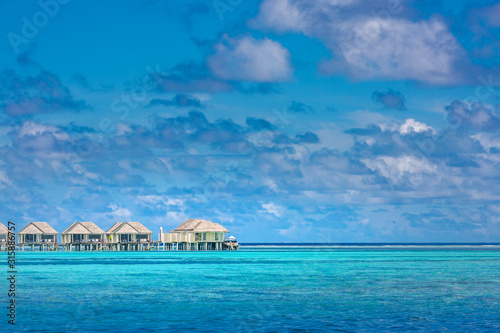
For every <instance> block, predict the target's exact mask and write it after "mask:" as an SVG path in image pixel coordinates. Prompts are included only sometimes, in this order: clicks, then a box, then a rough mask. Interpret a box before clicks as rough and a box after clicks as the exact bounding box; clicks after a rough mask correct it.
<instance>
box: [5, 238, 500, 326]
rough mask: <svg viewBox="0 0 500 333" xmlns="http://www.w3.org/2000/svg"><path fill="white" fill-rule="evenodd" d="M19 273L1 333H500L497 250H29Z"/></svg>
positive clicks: (22, 256) (499, 251) (19, 259)
mask: <svg viewBox="0 0 500 333" xmlns="http://www.w3.org/2000/svg"><path fill="white" fill-rule="evenodd" d="M17 265H18V266H17V269H18V274H17V281H16V288H17V302H18V307H17V318H16V321H17V325H16V326H15V329H13V328H12V327H10V325H7V323H6V321H7V320H5V319H3V320H2V323H0V330H2V331H5V332H17V331H19V332H160V331H161V332H181V331H182V332H186V331H199V332H226V331H227V332H308V331H310V332H326V331H328V332H334V331H338V332H377V331H384V332H390V331H417V332H442V331H449V332H456V331H461V332H464V331H477V332H480V331H482V332H495V331H497V332H498V331H499V330H500V247H495V246H494V247H484V246H481V247H479V246H478V247H470V246H468V247H449V246H438V247H429V246H425V247H418V246H417V247H414V246H412V247H408V246H403V247H382V246H373V247H355V246H354V247H352V246H349V247H247V248H242V249H241V250H240V251H238V252H100V253H98V252H80V253H78V252H52V253H48V252H45V253H40V252H32V253H30V252H24V253H18V254H17ZM4 283H5V282H4ZM6 289H7V286H6V285H5V290H6ZM2 294H4V295H5V294H6V293H4V292H2ZM4 304H6V303H4ZM2 308H4V309H5V307H2ZM4 311H5V313H6V312H7V311H6V310H4ZM2 317H3V318H6V316H5V315H2Z"/></svg>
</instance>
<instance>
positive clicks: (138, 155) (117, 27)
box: [0, 0, 500, 243]
mask: <svg viewBox="0 0 500 333" xmlns="http://www.w3.org/2000/svg"><path fill="white" fill-rule="evenodd" d="M0 37H1V38H0V71H1V73H0V192H1V196H0V219H1V220H2V222H4V223H6V221H8V220H11V221H15V222H16V224H17V225H19V226H20V227H22V226H24V225H25V224H27V223H28V222H30V221H47V222H48V223H50V224H51V225H52V226H53V227H54V228H55V229H56V230H57V231H59V232H62V231H63V230H64V229H65V228H66V227H68V226H69V225H70V224H71V223H73V222H76V221H93V222H95V223H96V224H97V225H99V226H100V227H101V228H102V229H104V230H107V229H108V228H109V227H110V226H111V225H112V224H113V223H115V222H121V221H139V222H142V223H143V224H144V225H145V226H147V227H148V228H149V229H151V230H152V231H154V233H155V235H157V232H158V230H159V228H160V227H163V229H164V230H172V229H174V228H175V227H176V226H177V225H179V224H180V223H182V222H184V221H185V220H186V219H188V218H202V219H207V220H210V221H213V222H218V223H221V224H222V225H223V226H225V227H226V228H227V229H229V230H230V234H231V235H234V236H236V237H237V238H238V240H239V241H240V242H294V243H295V242H315V243H339V242H340V243H342V242H343V243H348V242H499V241H500V205H499V202H500V133H499V129H500V104H499V102H500V87H499V86H500V67H499V65H500V63H499V60H500V42H499V40H500V3H495V2H493V1H474V2H472V1H405V0H388V1H360V0H318V1H305V0H262V1H241V0H216V1H213V0H210V1H200V0H195V1H168V2H167V1H155V0H136V1H119V2H116V1H92V0H89V1H78V0H71V1H69V0H41V1H31V2H22V4H21V2H19V1H7V0H0Z"/></svg>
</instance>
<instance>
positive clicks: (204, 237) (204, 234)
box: [203, 232, 207, 241]
mask: <svg viewBox="0 0 500 333" xmlns="http://www.w3.org/2000/svg"><path fill="white" fill-rule="evenodd" d="M203 240H204V241H206V240H207V233H206V232H204V233H203Z"/></svg>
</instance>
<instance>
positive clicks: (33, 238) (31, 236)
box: [24, 234, 36, 243]
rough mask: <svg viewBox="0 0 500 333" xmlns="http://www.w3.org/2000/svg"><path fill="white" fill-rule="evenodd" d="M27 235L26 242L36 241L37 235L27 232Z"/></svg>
mask: <svg viewBox="0 0 500 333" xmlns="http://www.w3.org/2000/svg"><path fill="white" fill-rule="evenodd" d="M24 237H25V241H26V243H34V242H35V240H36V235H33V234H26V236H24Z"/></svg>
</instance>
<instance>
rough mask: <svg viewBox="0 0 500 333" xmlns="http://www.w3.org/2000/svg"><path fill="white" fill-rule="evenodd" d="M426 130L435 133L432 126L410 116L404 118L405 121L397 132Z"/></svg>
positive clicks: (405, 132) (406, 132)
mask: <svg viewBox="0 0 500 333" xmlns="http://www.w3.org/2000/svg"><path fill="white" fill-rule="evenodd" d="M426 131H430V132H432V133H436V131H435V130H434V128H432V126H429V125H426V124H425V123H422V122H420V121H416V120H415V119H412V118H410V119H406V120H405V122H404V123H403V124H402V125H401V126H400V127H399V133H401V134H410V133H420V132H426Z"/></svg>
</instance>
